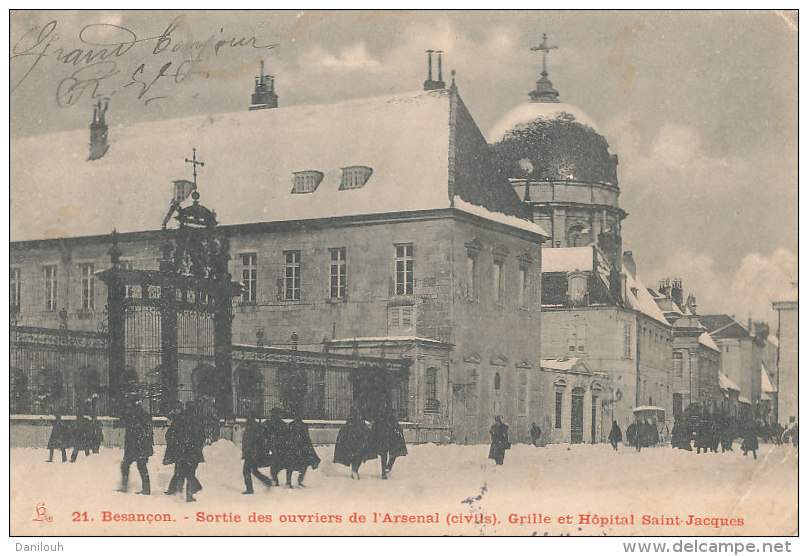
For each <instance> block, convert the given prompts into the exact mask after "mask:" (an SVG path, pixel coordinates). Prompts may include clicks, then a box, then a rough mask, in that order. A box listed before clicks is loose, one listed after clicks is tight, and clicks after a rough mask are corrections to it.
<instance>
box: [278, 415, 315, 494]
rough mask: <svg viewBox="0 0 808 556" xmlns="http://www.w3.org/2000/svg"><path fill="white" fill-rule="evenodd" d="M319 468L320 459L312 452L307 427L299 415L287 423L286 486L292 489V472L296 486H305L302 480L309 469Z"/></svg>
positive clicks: (312, 445)
mask: <svg viewBox="0 0 808 556" xmlns="http://www.w3.org/2000/svg"><path fill="white" fill-rule="evenodd" d="M319 466H320V457H319V456H318V455H317V452H316V451H315V450H314V444H312V442H311V436H310V435H309V427H308V425H306V423H304V422H303V420H302V419H301V418H300V416H299V415H297V416H295V418H294V420H293V421H292V422H291V423H289V454H288V457H287V467H286V486H287V487H289V488H292V471H297V472H298V474H297V484H298V485H299V486H305V485H304V484H303V479H305V477H306V471H307V470H308V468H309V467H311V468H312V469H317V468H318V467H319Z"/></svg>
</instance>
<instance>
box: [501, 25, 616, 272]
mask: <svg viewBox="0 0 808 556" xmlns="http://www.w3.org/2000/svg"><path fill="white" fill-rule="evenodd" d="M555 48H557V47H555V46H548V44H547V35H546V34H545V35H544V36H543V38H542V42H541V44H540V45H539V46H535V47H533V48H532V50H534V51H538V52H541V53H542V57H543V60H542V72H541V78H540V79H539V80H538V81H536V88H535V89H534V90H532V91H530V93H528V94H529V97H530V100H529V101H528V102H526V103H525V104H522V105H520V106H517V107H516V108H514V109H513V110H511V111H510V112H508V113H507V114H506V115H505V116H504V117H503V118H502V119H500V121H499V122H498V123H497V124H496V125H495V126H494V127H493V128H492V130H491V133H490V134H489V136H488V141H489V143H490V144H491V145H492V148H493V149H494V152H495V153H496V156H497V159H498V164H499V167H500V169H501V170H502V171H503V172H504V173H505V174H506V175H507V176H508V178H509V179H510V181H511V184H512V185H513V187H514V189H515V190H516V192H517V194H518V195H519V196H520V197H521V198H522V200H523V201H524V202H525V203H528V204H529V205H530V206H531V209H532V214H533V220H534V221H535V222H536V223H537V224H539V225H540V226H542V227H543V228H544V229H545V230H547V231H548V232H549V233H550V236H551V241H550V242H548V244H549V246H550V247H582V246H586V245H589V244H591V243H594V244H596V245H597V246H598V247H599V248H600V250H601V251H602V252H603V254H604V255H605V256H606V257H607V258H608V259H609V261H610V262H611V263H612V267H613V268H616V269H619V268H620V266H621V253H622V239H621V232H620V229H621V222H622V220H623V219H624V218H625V217H626V212H625V211H623V210H622V209H621V208H620V207H619V206H618V197H619V195H620V189H619V188H618V186H617V155H615V154H612V153H611V152H609V144H608V143H607V142H606V139H605V138H604V137H603V136H602V135H601V134H600V132H599V130H598V127H597V125H596V124H595V123H594V122H593V121H592V120H591V119H590V118H589V117H588V116H587V115H586V114H584V113H583V112H582V111H581V110H579V109H578V108H576V107H574V106H571V105H569V104H564V103H562V102H559V99H558V97H559V94H558V91H556V90H555V88H553V84H552V82H551V81H550V79H549V78H548V73H547V54H548V53H549V51H550V50H553V49H555Z"/></svg>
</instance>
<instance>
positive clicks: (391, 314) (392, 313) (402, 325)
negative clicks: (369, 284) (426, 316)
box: [387, 305, 415, 336]
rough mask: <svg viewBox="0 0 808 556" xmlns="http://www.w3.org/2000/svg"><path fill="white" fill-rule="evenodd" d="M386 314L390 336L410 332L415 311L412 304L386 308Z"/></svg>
mask: <svg viewBox="0 0 808 556" xmlns="http://www.w3.org/2000/svg"><path fill="white" fill-rule="evenodd" d="M387 314H388V321H389V322H388V324H389V334H390V335H391V336H404V335H407V334H412V332H413V329H414V324H415V312H414V310H413V306H412V305H394V306H392V307H389V308H388V309H387Z"/></svg>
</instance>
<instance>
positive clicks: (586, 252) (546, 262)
mask: <svg viewBox="0 0 808 556" xmlns="http://www.w3.org/2000/svg"><path fill="white" fill-rule="evenodd" d="M592 249H594V247H593V246H591V245H588V246H586V247H545V248H543V249H542V251H541V271H542V272H571V271H573V270H588V271H591V270H592V261H593V260H594V259H593V255H592Z"/></svg>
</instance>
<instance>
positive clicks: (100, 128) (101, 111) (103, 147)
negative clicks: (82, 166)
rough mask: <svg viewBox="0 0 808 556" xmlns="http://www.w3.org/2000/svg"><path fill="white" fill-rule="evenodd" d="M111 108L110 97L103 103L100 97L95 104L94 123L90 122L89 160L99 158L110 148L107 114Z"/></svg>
mask: <svg viewBox="0 0 808 556" xmlns="http://www.w3.org/2000/svg"><path fill="white" fill-rule="evenodd" d="M107 108H109V99H108V98H105V99H104V101H103V105H102V104H101V99H98V104H96V105H95V106H93V123H91V124H90V156H89V157H87V160H98V159H99V158H101V157H102V156H104V155H105V154H107V151H108V150H109V143H107V131H108V128H107V124H106V121H105V115H106V113H107Z"/></svg>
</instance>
